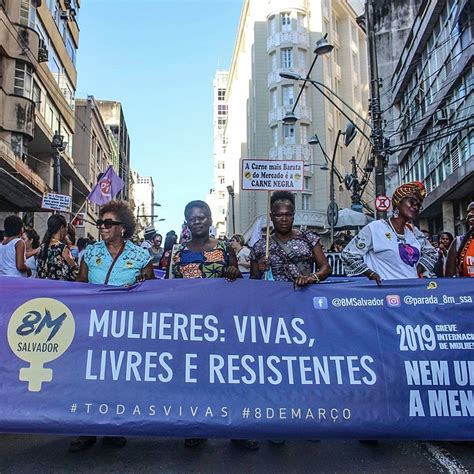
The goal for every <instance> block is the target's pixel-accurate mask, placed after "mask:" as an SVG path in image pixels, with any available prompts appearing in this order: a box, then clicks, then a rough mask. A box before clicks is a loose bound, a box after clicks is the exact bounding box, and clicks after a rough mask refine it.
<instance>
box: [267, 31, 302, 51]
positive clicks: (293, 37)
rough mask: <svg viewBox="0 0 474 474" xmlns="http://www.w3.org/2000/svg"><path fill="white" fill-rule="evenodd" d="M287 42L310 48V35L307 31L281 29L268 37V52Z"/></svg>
mask: <svg viewBox="0 0 474 474" xmlns="http://www.w3.org/2000/svg"><path fill="white" fill-rule="evenodd" d="M285 43H286V44H288V43H289V44H294V45H298V46H300V47H305V48H309V35H308V33H306V32H305V31H279V32H278V33H275V34H273V35H271V36H270V37H269V38H267V53H269V52H270V51H272V50H273V49H275V48H277V47H278V46H280V45H282V44H285Z"/></svg>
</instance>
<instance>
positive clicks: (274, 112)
mask: <svg viewBox="0 0 474 474" xmlns="http://www.w3.org/2000/svg"><path fill="white" fill-rule="evenodd" d="M292 109H293V106H292V105H284V106H282V107H277V108H276V109H271V110H270V112H268V125H271V124H272V123H273V122H278V121H280V120H283V117H284V116H285V115H286V113H287V112H291V110H292ZM295 115H296V116H297V117H298V120H305V121H307V122H311V121H312V120H313V115H312V113H311V109H310V108H309V107H304V106H300V105H298V106H297V107H296V109H295Z"/></svg>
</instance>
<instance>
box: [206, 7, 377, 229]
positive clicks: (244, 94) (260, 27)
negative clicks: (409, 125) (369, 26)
mask: <svg viewBox="0 0 474 474" xmlns="http://www.w3.org/2000/svg"><path fill="white" fill-rule="evenodd" d="M356 17H357V14H356V12H355V11H354V9H353V8H352V6H351V5H350V4H349V3H348V1H346V0H333V1H331V0H268V1H265V2H263V1H261V0H245V1H244V5H243V10H242V14H241V18H240V24H239V28H238V33H237V38H236V43H235V48H234V52H233V57H232V62H231V67H230V70H229V72H228V76H227V75H226V80H227V87H226V89H227V90H226V96H225V104H226V106H227V107H228V115H227V120H226V125H225V129H224V136H223V138H222V143H223V144H225V147H224V152H223V154H222V160H221V161H222V162H223V165H222V166H223V167H224V171H225V175H224V176H225V179H224V183H221V182H220V175H219V174H215V178H216V177H217V180H218V182H216V183H215V185H214V188H215V189H218V186H219V185H221V186H223V187H224V189H225V188H226V187H227V186H229V185H230V186H233V188H234V191H235V201H234V204H235V208H234V209H235V210H234V213H235V215H234V216H232V205H231V204H232V203H231V199H232V197H231V196H230V195H227V196H226V197H227V206H226V217H227V234H228V235H229V233H230V232H229V223H230V222H232V218H233V217H234V218H235V222H236V229H235V230H236V231H237V232H240V233H245V232H246V231H247V230H248V229H249V228H250V227H251V226H252V224H253V223H254V222H255V220H256V219H257V218H258V216H260V215H262V214H266V205H267V193H265V192H250V191H240V170H241V160H242V159H243V158H257V159H272V160H303V161H304V163H305V169H306V171H305V176H304V191H303V192H302V193H298V194H297V196H296V200H297V215H296V218H295V224H296V225H298V226H307V227H313V228H316V229H317V230H318V231H319V232H321V233H323V234H324V233H325V232H326V231H327V228H328V225H327V218H326V210H327V207H328V203H329V181H330V178H329V174H330V173H329V172H328V171H327V170H326V171H324V170H321V169H320V166H321V165H323V164H325V163H326V162H325V159H324V157H323V155H322V153H321V150H320V148H319V147H317V146H316V147H315V146H314V145H309V144H308V140H309V139H310V137H311V136H312V135H313V134H315V133H316V134H317V136H318V138H319V140H320V143H321V144H322V146H323V148H324V149H325V150H326V152H327V154H328V155H332V150H333V147H334V144H335V138H336V135H337V133H338V130H340V129H341V130H344V128H345V125H346V123H347V119H346V118H344V116H343V115H342V114H341V113H340V112H339V111H338V110H337V109H336V108H335V107H334V106H333V105H331V103H330V102H329V101H328V100H326V99H325V98H324V97H323V96H322V95H321V94H320V93H319V92H318V91H317V90H316V89H315V88H313V87H312V86H311V85H310V84H307V85H306V87H305V88H304V90H303V92H302V95H301V98H300V100H299V102H298V105H297V107H296V109H295V115H296V116H297V117H298V121H297V122H296V123H295V124H293V125H290V124H285V123H284V122H283V117H284V116H285V114H286V113H287V112H289V111H291V110H292V108H293V105H294V103H295V101H296V98H297V96H298V93H299V91H300V87H301V85H302V82H296V81H293V80H288V79H283V78H282V77H281V76H280V73H281V72H283V73H284V72H293V73H297V74H300V75H301V76H303V77H304V76H306V74H307V72H308V70H309V68H310V65H311V63H312V61H313V59H314V53H313V51H314V49H315V46H316V42H317V41H318V40H319V39H320V38H321V37H322V36H323V35H325V34H327V39H328V41H329V42H330V43H331V44H332V45H333V46H334V49H333V51H332V52H331V53H329V54H326V55H321V56H320V57H319V58H318V60H317V61H316V64H315V67H314V69H313V72H312V74H311V78H312V79H314V80H316V81H320V82H322V83H324V85H326V86H327V87H328V88H330V89H331V90H332V91H334V92H335V93H336V94H338V95H339V96H340V97H341V98H342V99H344V100H345V101H346V102H347V103H348V104H349V105H351V106H352V107H353V108H354V109H355V110H357V111H358V112H360V113H361V114H362V115H364V116H365V110H366V109H367V99H368V85H367V74H368V73H367V57H366V49H365V35H364V33H363V31H362V30H361V29H360V28H359V26H358V25H357V22H356ZM219 74H221V75H223V74H222V73H219ZM219 74H218V76H217V77H219ZM335 102H336V103H337V105H339V106H341V107H342V108H343V110H344V111H345V112H347V114H348V115H349V117H350V118H351V119H352V120H353V121H354V122H355V123H356V124H357V125H359V126H360V127H361V128H362V122H361V121H360V120H358V119H357V117H356V116H355V115H354V114H353V113H352V112H350V110H348V109H346V108H345V107H344V106H343V105H342V103H341V102H340V101H339V100H338V99H335ZM367 134H369V132H368V131H367ZM342 142H343V140H340V143H339V146H338V148H337V151H336V161H335V163H336V167H337V169H338V170H339V172H340V173H341V175H342V176H344V175H345V174H346V173H350V171H351V167H350V164H349V160H350V158H351V157H352V156H353V155H355V156H356V157H357V159H358V160H360V164H361V166H362V167H363V165H364V164H365V161H366V154H367V151H368V147H366V146H365V145H366V141H365V139H364V138H362V137H361V135H360V134H358V136H357V137H356V139H355V140H354V141H353V142H352V144H351V145H350V146H349V147H348V148H344V146H343V145H342ZM364 150H365V153H362V152H363V151H364ZM219 159H220V158H219ZM336 183H337V186H336V201H337V204H338V205H339V207H340V208H343V207H350V193H349V191H347V190H346V189H345V187H344V186H343V185H342V184H339V181H337V179H336ZM365 196H366V195H365ZM230 227H231V226H230Z"/></svg>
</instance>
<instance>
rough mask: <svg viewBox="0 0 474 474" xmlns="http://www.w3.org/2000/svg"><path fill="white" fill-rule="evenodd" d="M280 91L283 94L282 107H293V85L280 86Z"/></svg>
mask: <svg viewBox="0 0 474 474" xmlns="http://www.w3.org/2000/svg"><path fill="white" fill-rule="evenodd" d="M281 90H282V93H283V105H290V106H291V105H293V104H294V102H295V95H294V87H293V85H287V86H282V88H281Z"/></svg>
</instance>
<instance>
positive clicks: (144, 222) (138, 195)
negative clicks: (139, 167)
mask: <svg viewBox="0 0 474 474" xmlns="http://www.w3.org/2000/svg"><path fill="white" fill-rule="evenodd" d="M133 199H134V202H135V212H136V217H137V224H138V227H139V234H140V236H143V231H144V230H145V229H146V228H147V227H153V225H154V220H155V218H154V215H155V212H154V209H155V206H154V203H155V186H154V184H153V178H152V177H151V176H140V175H139V174H138V173H137V174H136V175H135V179H134V184H133Z"/></svg>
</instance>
